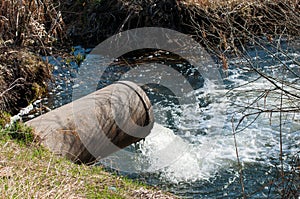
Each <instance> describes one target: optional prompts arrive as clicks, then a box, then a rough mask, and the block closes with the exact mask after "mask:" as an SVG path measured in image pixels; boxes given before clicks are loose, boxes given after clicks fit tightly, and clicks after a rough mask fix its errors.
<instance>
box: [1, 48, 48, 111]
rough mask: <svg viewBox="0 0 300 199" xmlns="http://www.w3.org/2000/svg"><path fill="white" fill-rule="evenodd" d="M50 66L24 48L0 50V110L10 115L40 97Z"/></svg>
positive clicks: (43, 90)
mask: <svg viewBox="0 0 300 199" xmlns="http://www.w3.org/2000/svg"><path fill="white" fill-rule="evenodd" d="M49 78H50V66H49V65H47V64H46V63H45V62H43V61H42V60H41V58H40V57H38V56H37V55H34V54H33V53H31V52H29V51H28V50H26V49H24V48H9V47H0V110H1V111H6V112H9V113H11V114H15V113H17V111H18V110H19V109H20V108H22V107H25V106H27V104H28V103H29V102H31V101H32V100H34V99H37V98H39V97H41V95H42V94H44V92H45V91H46V89H45V88H46V86H47V82H46V81H47V79H49Z"/></svg>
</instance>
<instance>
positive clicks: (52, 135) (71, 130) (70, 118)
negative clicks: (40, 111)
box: [26, 81, 154, 163]
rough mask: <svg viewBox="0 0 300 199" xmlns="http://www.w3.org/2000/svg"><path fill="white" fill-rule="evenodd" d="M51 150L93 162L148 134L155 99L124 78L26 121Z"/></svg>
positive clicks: (76, 160) (72, 157)
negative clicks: (152, 103)
mask: <svg viewBox="0 0 300 199" xmlns="http://www.w3.org/2000/svg"><path fill="white" fill-rule="evenodd" d="M26 124H27V125H29V126H32V127H33V128H34V132H35V135H36V136H38V137H39V138H40V140H41V143H42V144H43V145H45V146H46V147H47V148H49V149H50V150H51V151H53V152H55V153H57V154H60V155H63V156H65V157H67V158H68V159H71V160H72V161H74V162H77V163H91V162H93V161H95V160H96V159H100V158H103V157H106V156H108V155H109V154H111V153H113V152H116V151H118V150H119V149H122V148H124V147H126V146H128V145H130V144H132V143H135V142H138V141H139V140H141V139H143V138H145V137H146V136H147V135H148V134H149V133H150V131H151V129H152V127H153V124H154V116H153V111H152V106H151V102H150V100H149V99H148V97H147V95H146V93H145V92H144V91H143V90H142V89H141V88H140V87H139V86H138V85H136V84H134V83H132V82H128V81H120V82H116V83H115V84H112V85H110V86H107V87H105V88H103V89H101V90H98V91H95V92H93V93H91V94H89V95H87V96H85V97H83V98H80V99H78V100H76V101H73V102H72V103H69V104H67V105H64V106H62V107H60V108H57V109H55V110H53V111H50V112H48V113H46V114H44V115H41V116H39V117H37V118H35V119H32V120H30V121H28V122H26Z"/></svg>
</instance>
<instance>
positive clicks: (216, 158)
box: [30, 41, 300, 198]
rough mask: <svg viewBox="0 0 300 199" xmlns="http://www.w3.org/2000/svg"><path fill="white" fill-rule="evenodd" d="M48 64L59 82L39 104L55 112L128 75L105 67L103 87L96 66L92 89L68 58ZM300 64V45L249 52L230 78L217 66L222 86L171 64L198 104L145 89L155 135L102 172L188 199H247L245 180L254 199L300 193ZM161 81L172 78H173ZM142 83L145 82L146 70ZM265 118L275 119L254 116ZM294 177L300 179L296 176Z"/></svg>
mask: <svg viewBox="0 0 300 199" xmlns="http://www.w3.org/2000/svg"><path fill="white" fill-rule="evenodd" d="M90 51H91V49H84V48H82V47H80V46H77V47H75V48H74V52H73V54H74V55H78V54H84V55H87V54H88V53H89V52H90ZM280 51H281V52H280ZM168 55H169V53H165V54H157V55H153V56H168ZM151 56H152V55H151ZM153 56H152V57H153ZM87 57H88V56H87ZM150 58H151V57H150ZM44 59H45V60H48V61H49V62H50V63H51V64H52V65H53V66H54V70H53V75H54V76H55V79H54V82H52V83H51V86H50V88H51V90H50V95H49V97H48V98H46V99H43V100H42V101H41V102H40V103H42V104H43V105H45V106H47V107H50V108H51V109H53V108H56V107H59V106H61V105H63V104H66V103H69V102H71V101H72V99H73V96H72V94H74V90H75V89H76V90H77V91H79V92H81V95H86V94H88V93H90V92H93V91H94V90H95V87H97V88H98V89H99V88H101V87H103V86H105V85H107V84H110V83H112V82H113V81H116V80H118V79H119V78H121V79H122V78H123V79H126V78H128V76H126V75H123V74H124V73H125V72H127V71H129V69H130V68H129V67H128V66H120V67H118V66H114V67H108V66H104V67H108V68H109V69H108V70H106V74H105V75H104V76H103V75H102V77H103V78H104V79H105V80H100V79H99V76H98V74H97V72H96V70H97V67H98V66H96V65H97V62H96V61H95V62H92V61H90V62H89V63H88V65H89V67H90V68H89V70H95V76H91V77H90V78H92V79H96V80H98V81H97V82H98V83H97V85H91V86H90V87H89V88H87V87H81V85H80V83H78V81H77V80H76V79H77V78H78V76H80V74H78V70H80V67H79V66H78V65H77V64H76V62H68V64H66V61H65V60H63V59H62V58H54V57H45V58H44ZM299 62H300V43H299V42H294V43H293V44H290V43H288V42H287V41H282V42H281V45H280V48H279V47H278V45H277V44H276V45H275V46H272V45H267V44H266V45H264V46H263V47H259V46H249V47H248V49H247V53H245V55H244V56H243V57H233V58H230V59H229V60H228V69H227V70H223V69H222V64H221V63H218V62H216V63H215V67H216V68H218V71H219V73H220V77H221V78H222V85H217V84H216V83H215V82H213V81H209V80H208V79H205V78H203V77H202V76H201V74H199V73H197V71H196V72H195V71H194V68H193V67H192V66H191V65H189V64H188V63H176V64H170V66H171V67H172V68H175V69H176V70H177V71H180V72H181V74H183V76H184V77H185V78H186V79H187V80H188V82H189V84H191V85H192V87H193V89H194V90H193V91H192V93H188V94H191V95H193V96H196V101H195V102H193V103H190V104H189V103H179V101H180V99H178V98H176V96H174V95H172V93H171V92H170V90H168V89H166V88H164V87H160V86H157V85H152V86H148V87H144V89H145V91H146V92H147V94H148V96H149V98H150V99H151V101H152V103H153V106H154V114H155V121H156V123H155V125H154V128H153V129H152V131H151V134H150V135H149V136H148V137H147V138H146V139H145V140H144V141H141V142H140V143H138V144H135V145H132V146H129V147H127V148H126V149H124V150H121V151H119V152H117V153H115V154H113V155H111V156H109V157H107V158H105V159H103V160H101V161H100V164H101V165H103V166H104V167H106V168H107V169H108V170H111V171H114V172H117V173H119V174H122V175H127V176H129V177H130V178H133V179H137V180H139V181H143V182H145V183H148V184H150V185H153V186H157V187H159V188H161V189H164V190H167V191H170V192H172V193H174V194H176V195H178V196H180V197H183V198H240V197H242V196H243V191H242V189H243V188H242V185H241V178H242V181H243V186H244V189H245V190H244V193H245V195H247V196H248V197H249V198H280V197H281V196H280V190H282V187H283V186H282V184H285V188H286V189H288V187H290V188H291V190H294V191H295V190H296V192H297V189H298V188H299V186H300V185H299V159H298V162H297V157H298V158H299V155H300V154H299V153H300V152H299V151H300V147H299V146H300V112H299V109H300V100H299V98H298V99H297V96H300V77H299V76H300V66H299ZM83 64H85V63H84V62H83ZM93 64H94V66H93ZM165 64H167V63H165ZM153 67H155V64H153ZM254 69H255V70H254ZM256 69H257V70H259V71H261V72H263V73H264V74H267V75H268V76H269V77H275V78H279V79H280V78H282V79H284V80H285V83H284V84H283V83H278V82H277V83H278V85H279V86H283V87H284V88H285V89H286V90H287V91H288V92H290V93H292V94H294V97H293V96H291V95H289V96H285V95H284V93H282V92H281V91H280V90H278V89H277V90H276V89H274V88H275V87H274V84H272V82H271V81H268V80H267V79H266V78H263V77H260V75H258V74H257V71H256ZM129 75H130V74H129ZM160 75H161V78H167V74H160ZM124 76H125V77H124ZM140 76H141V77H143V76H147V69H145V70H143V71H141V73H140ZM158 77H159V75H158ZM259 77H260V78H259ZM181 83H182V82H178V86H180V84H181ZM188 94H187V95H188ZM281 99H282V100H281ZM280 107H282V108H283V109H285V110H287V109H292V110H291V111H286V112H284V113H281V114H280V113H279V112H276V110H278V108H280ZM262 110H274V111H275V112H273V113H271V111H267V112H266V113H260V114H255V113H256V112H260V111H262ZM293 110H294V111H293ZM245 115H246V117H245ZM30 117H33V116H30ZM241 119H243V120H241ZM280 120H281V121H282V122H281V123H280ZM237 126H238V127H237ZM236 127H237V128H236ZM235 128H236V129H235ZM233 129H234V130H233ZM280 131H281V134H282V136H281V137H282V140H281V142H282V143H283V145H282V152H283V160H282V163H281V162H280V158H279V157H280ZM233 134H235V138H236V139H234V136H233ZM235 141H236V144H235ZM236 147H237V150H236ZM237 151H238V156H239V162H240V163H238V159H237ZM296 167H298V170H297V168H296ZM240 168H242V177H241V172H240ZM281 169H282V170H283V171H284V173H285V175H286V177H285V181H288V180H287V179H292V178H293V179H294V180H292V181H294V183H290V184H289V183H282V179H281V178H280V172H281ZM292 170H296V171H295V172H294V173H293V174H290V171H292ZM298 193H299V191H298Z"/></svg>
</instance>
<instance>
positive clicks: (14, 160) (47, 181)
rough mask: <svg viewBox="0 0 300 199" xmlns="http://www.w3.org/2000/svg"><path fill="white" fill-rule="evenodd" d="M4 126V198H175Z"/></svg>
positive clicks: (0, 180)
mask: <svg viewBox="0 0 300 199" xmlns="http://www.w3.org/2000/svg"><path fill="white" fill-rule="evenodd" d="M6 133H7V132H5V130H3V129H1V130H0V135H1V138H0V149H1V151H0V197H1V198H68V199H69V198H175V197H173V196H171V195H167V194H164V193H162V192H160V191H156V190H153V189H149V188H147V187H145V186H144V185H142V184H138V183H136V182H133V181H131V180H128V179H124V178H122V177H119V176H114V175H112V174H109V173H107V172H105V171H103V169H102V168H101V167H99V166H86V165H77V164H73V163H71V162H70V161H68V160H66V159H64V158H62V157H58V156H56V155H55V154H52V153H50V152H49V151H47V150H45V149H44V148H42V147H41V146H38V145H37V144H35V143H26V142H25V143H24V142H21V143H20V140H19V141H18V142H16V141H15V140H12V139H10V138H7V136H5V134H6Z"/></svg>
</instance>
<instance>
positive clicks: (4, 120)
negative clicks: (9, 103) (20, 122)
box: [0, 111, 11, 128]
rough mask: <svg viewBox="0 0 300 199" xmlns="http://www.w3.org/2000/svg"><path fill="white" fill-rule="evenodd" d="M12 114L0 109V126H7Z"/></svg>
mask: <svg viewBox="0 0 300 199" xmlns="http://www.w3.org/2000/svg"><path fill="white" fill-rule="evenodd" d="M10 117H11V115H10V114H9V113H7V112H5V111H0V128H3V127H5V126H6V125H7V124H9V123H10Z"/></svg>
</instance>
